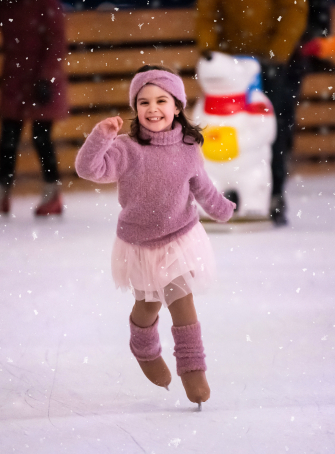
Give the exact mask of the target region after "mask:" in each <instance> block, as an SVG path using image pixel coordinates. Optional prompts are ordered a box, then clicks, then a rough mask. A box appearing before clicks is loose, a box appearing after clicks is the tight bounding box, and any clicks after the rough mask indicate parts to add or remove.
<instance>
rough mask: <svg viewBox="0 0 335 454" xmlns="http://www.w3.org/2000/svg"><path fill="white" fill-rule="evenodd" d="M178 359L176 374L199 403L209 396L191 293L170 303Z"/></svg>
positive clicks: (191, 396)
mask: <svg viewBox="0 0 335 454" xmlns="http://www.w3.org/2000/svg"><path fill="white" fill-rule="evenodd" d="M169 311H170V313H171V317H172V321H173V327H172V335H173V337H174V341H175V353H174V355H175V356H176V359H177V374H178V375H179V376H180V377H181V380H182V383H183V386H184V388H185V391H186V394H187V397H188V398H189V400H190V401H191V402H194V403H198V404H201V402H205V401H206V400H208V399H209V397H210V388H209V386H208V383H207V379H206V374H205V371H206V369H207V368H206V364H205V354H204V347H203V344H202V340H201V328H200V323H199V321H198V317H197V312H196V309H195V306H194V302H193V295H192V293H190V294H189V295H186V296H184V297H183V298H180V299H178V300H176V301H174V302H173V303H172V304H171V305H170V306H169Z"/></svg>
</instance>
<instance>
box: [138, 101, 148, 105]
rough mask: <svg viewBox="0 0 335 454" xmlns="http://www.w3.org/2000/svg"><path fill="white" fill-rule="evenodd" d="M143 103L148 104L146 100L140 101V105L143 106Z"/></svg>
mask: <svg viewBox="0 0 335 454" xmlns="http://www.w3.org/2000/svg"><path fill="white" fill-rule="evenodd" d="M145 104H148V103H147V102H146V101H141V102H140V106H144V105H145Z"/></svg>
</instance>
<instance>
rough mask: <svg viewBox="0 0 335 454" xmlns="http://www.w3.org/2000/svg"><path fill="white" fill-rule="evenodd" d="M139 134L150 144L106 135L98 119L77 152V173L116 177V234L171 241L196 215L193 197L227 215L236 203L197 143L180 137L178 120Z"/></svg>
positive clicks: (153, 242)
mask: <svg viewBox="0 0 335 454" xmlns="http://www.w3.org/2000/svg"><path fill="white" fill-rule="evenodd" d="M141 135H142V137H143V138H148V137H150V138H151V144H150V145H140V144H139V143H137V142H135V141H134V140H133V139H131V138H130V137H129V136H128V135H125V134H122V135H119V136H116V134H114V135H112V136H107V135H104V133H102V131H101V130H100V128H99V125H97V126H95V128H94V129H93V131H92V132H91V134H90V135H89V136H88V137H87V139H86V141H85V143H84V145H83V146H82V148H81V149H80V150H79V152H78V155H77V158H76V170H77V173H78V175H79V176H80V177H82V178H85V179H87V180H91V181H95V182H97V183H111V182H117V185H118V197H119V202H120V205H121V207H122V211H121V213H120V215H119V219H118V225H117V236H118V237H119V238H120V239H122V240H123V241H126V242H128V243H132V244H138V245H141V246H145V247H150V248H151V247H159V246H163V245H165V244H167V243H169V242H170V241H172V240H174V239H176V238H178V237H179V236H181V235H183V234H185V233H186V232H188V231H189V230H191V228H192V227H193V226H194V225H195V224H196V223H197V222H198V221H199V215H198V210H197V206H196V204H195V200H197V201H198V202H199V203H200V205H201V206H202V207H203V208H204V210H205V211H206V212H207V213H208V214H209V216H211V217H212V218H213V219H215V220H218V221H223V222H226V221H228V219H229V218H230V217H231V216H232V214H233V211H234V206H235V205H234V204H233V203H232V202H230V201H229V200H227V199H225V198H224V197H223V195H222V194H220V193H219V192H218V191H217V190H216V189H215V187H214V185H213V183H212V181H211V180H210V178H209V177H208V175H207V173H206V172H205V170H204V162H203V157H202V155H201V152H200V149H199V145H198V144H197V143H194V144H193V145H186V144H185V143H183V140H182V139H183V134H182V130H181V125H180V124H179V123H177V125H176V127H175V128H174V129H172V130H171V131H165V132H151V131H149V130H147V129H145V128H142V129H141ZM186 140H187V141H189V142H191V141H192V138H189V137H188V138H186Z"/></svg>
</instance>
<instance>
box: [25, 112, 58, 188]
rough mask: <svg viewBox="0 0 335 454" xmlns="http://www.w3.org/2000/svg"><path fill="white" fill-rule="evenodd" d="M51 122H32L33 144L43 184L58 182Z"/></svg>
mask: <svg viewBox="0 0 335 454" xmlns="http://www.w3.org/2000/svg"><path fill="white" fill-rule="evenodd" d="M51 131H52V122H51V121H37V120H35V121H34V122H33V131H32V132H33V143H34V146H35V148H36V151H37V154H38V157H39V160H40V162H41V167H42V173H43V179H44V181H45V183H56V182H57V181H59V179H60V177H59V172H58V165H57V158H56V153H55V147H54V145H53V143H52V140H51Z"/></svg>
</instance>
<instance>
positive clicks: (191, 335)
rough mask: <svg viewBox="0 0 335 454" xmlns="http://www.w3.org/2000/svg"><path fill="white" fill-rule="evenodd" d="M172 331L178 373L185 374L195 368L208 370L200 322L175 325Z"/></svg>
mask: <svg viewBox="0 0 335 454" xmlns="http://www.w3.org/2000/svg"><path fill="white" fill-rule="evenodd" d="M171 331H172V335H173V338H174V342H175V347H174V356H175V357H176V358H177V374H178V375H183V374H185V373H186V372H191V371H194V370H204V371H205V370H207V367H206V363H205V356H206V355H205V354H204V347H203V344H202V340H201V327H200V323H199V322H197V323H195V324H194V325H186V326H173V327H172V328H171Z"/></svg>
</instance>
